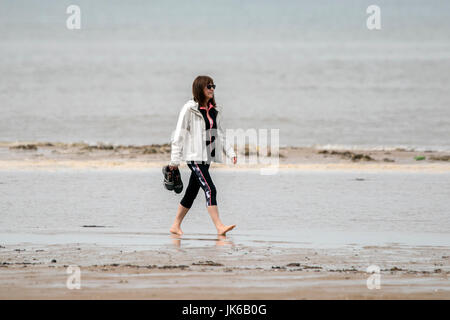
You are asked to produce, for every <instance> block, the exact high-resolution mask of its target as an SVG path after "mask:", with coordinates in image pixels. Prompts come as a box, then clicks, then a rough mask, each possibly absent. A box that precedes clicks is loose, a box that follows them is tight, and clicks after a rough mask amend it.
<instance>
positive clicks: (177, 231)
mask: <svg viewBox="0 0 450 320" xmlns="http://www.w3.org/2000/svg"><path fill="white" fill-rule="evenodd" d="M170 232H171V233H174V234H177V235H179V236H181V235H182V234H183V231H181V228H180V227H176V226H172V228H170Z"/></svg>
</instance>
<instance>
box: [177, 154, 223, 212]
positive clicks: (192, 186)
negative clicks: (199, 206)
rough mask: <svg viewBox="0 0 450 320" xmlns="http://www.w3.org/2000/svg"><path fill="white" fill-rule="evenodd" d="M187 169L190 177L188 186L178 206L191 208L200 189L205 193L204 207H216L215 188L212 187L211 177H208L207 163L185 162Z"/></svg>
mask: <svg viewBox="0 0 450 320" xmlns="http://www.w3.org/2000/svg"><path fill="white" fill-rule="evenodd" d="M187 165H188V167H189V169H191V176H190V177H189V185H188V186H187V188H186V192H185V193H184V197H183V199H181V201H180V204H181V205H182V206H183V207H185V208H190V207H192V204H193V203H194V200H195V198H196V197H197V194H198V191H199V190H200V188H202V189H203V191H204V192H205V197H206V206H207V207H208V206H216V205H217V201H216V195H217V192H216V187H215V186H214V183H213V181H212V180H211V176H210V175H209V171H208V169H209V163H206V162H199V163H196V162H194V161H189V162H187Z"/></svg>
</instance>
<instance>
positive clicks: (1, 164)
mask: <svg viewBox="0 0 450 320" xmlns="http://www.w3.org/2000/svg"><path fill="white" fill-rule="evenodd" d="M164 165H167V162H162V161H159V162H155V161H152V162H149V161H124V160H51V159H48V160H0V170H45V171H55V170H59V169H75V170H83V169H89V170H90V169H96V170H138V171H139V170H147V169H152V168H161V167H162V166H164ZM181 167H184V164H182V165H181ZM212 168H217V169H221V170H233V171H241V170H244V171H245V170H261V169H271V170H272V171H273V172H276V171H277V170H298V171H366V172H379V171H382V172H424V173H425V172H429V173H450V163H423V164H386V163H280V164H279V165H275V166H266V165H250V164H242V165H235V166H233V165H226V164H216V163H214V164H213V165H212Z"/></svg>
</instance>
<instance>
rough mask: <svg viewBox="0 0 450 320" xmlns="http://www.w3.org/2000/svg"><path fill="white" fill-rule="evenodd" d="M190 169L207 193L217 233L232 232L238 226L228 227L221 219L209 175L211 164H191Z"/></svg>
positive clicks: (209, 210)
mask: <svg viewBox="0 0 450 320" xmlns="http://www.w3.org/2000/svg"><path fill="white" fill-rule="evenodd" d="M189 168H191V170H192V171H193V172H195V174H196V175H197V178H198V181H199V183H200V187H201V188H202V189H203V191H204V192H205V197H206V208H207V210H208V212H209V215H210V216H211V219H212V221H213V223H214V225H215V226H216V229H217V233H218V234H220V235H225V234H226V233H227V232H228V231H230V230H232V229H233V228H234V227H235V226H236V225H229V226H226V225H224V224H223V223H222V221H221V220H220V218H219V210H218V208H217V201H216V195H217V191H216V187H215V186H214V183H213V181H212V179H211V176H210V175H209V164H196V163H194V164H189Z"/></svg>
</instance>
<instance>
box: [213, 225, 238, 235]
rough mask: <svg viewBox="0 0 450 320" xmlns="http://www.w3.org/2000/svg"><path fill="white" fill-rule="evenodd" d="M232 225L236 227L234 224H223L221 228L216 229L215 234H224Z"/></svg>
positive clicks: (231, 228)
mask: <svg viewBox="0 0 450 320" xmlns="http://www.w3.org/2000/svg"><path fill="white" fill-rule="evenodd" d="M234 227H236V225H235V224H233V225H231V226H223V227H222V228H219V229H217V234H220V235H225V234H226V233H227V232H228V231H231V230H233V228H234Z"/></svg>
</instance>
